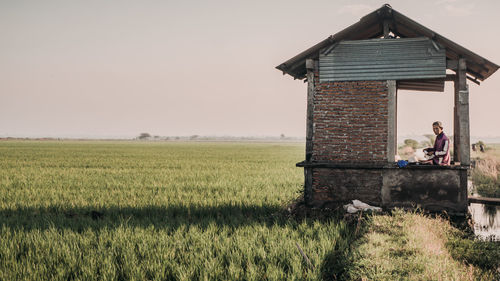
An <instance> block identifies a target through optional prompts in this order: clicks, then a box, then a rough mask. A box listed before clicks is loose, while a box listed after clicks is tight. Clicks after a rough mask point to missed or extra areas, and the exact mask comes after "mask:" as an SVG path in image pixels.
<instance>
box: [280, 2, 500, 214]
mask: <svg viewBox="0 0 500 281" xmlns="http://www.w3.org/2000/svg"><path fill="white" fill-rule="evenodd" d="M498 67H499V66H498V65H496V64H494V63H492V62H490V61H489V60H487V59H485V58H483V57H481V56H479V55H477V54H475V53H473V52H471V51H469V50H468V49H466V48H464V47H462V46H460V45H458V44H457V43H455V42H452V41H451V40H449V39H447V38H445V37H443V36H441V35H440V34H438V33H436V32H435V31H433V30H431V29H429V28H427V27H425V26H423V25H421V24H419V23H417V22H415V21H413V20H412V19H410V18H408V17H406V16H404V15H403V14H401V13H399V12H397V11H396V10H394V9H392V7H391V6H390V5H387V4H386V5H384V6H382V7H381V8H380V9H378V10H376V11H374V12H372V13H370V14H368V15H366V16H364V17H363V18H361V20H360V21H359V22H357V23H355V24H353V25H351V26H349V27H348V28H346V29H344V30H342V31H340V32H338V33H336V34H335V35H331V36H329V37H328V38H326V39H325V40H323V41H321V42H319V43H318V44H316V45H314V46H312V47H311V48H309V49H307V50H305V51H303V52H302V53H300V54H298V55H296V56H295V57H293V58H291V59H289V60H287V61H286V62H284V63H282V64H280V65H279V66H277V67H276V68H277V69H279V70H281V71H282V72H283V74H289V75H290V76H292V77H293V78H295V79H305V80H306V81H307V83H308V87H307V129H306V157H305V161H303V162H300V163H297V166H298V167H303V168H304V175H305V184H304V199H305V202H306V204H307V205H309V206H311V207H320V208H321V207H327V206H329V205H333V204H338V203H341V202H342V203H343V202H347V201H349V200H353V199H359V200H362V201H364V202H367V203H369V204H373V205H377V206H383V207H387V208H391V207H417V206H418V207H421V208H424V209H427V210H431V211H443V210H446V211H448V212H451V213H465V212H466V211H467V172H468V169H469V166H470V148H469V147H470V134H469V88H468V85H467V80H469V81H471V82H473V83H476V84H479V82H480V81H484V80H485V79H487V78H488V77H490V76H491V75H492V74H493V73H494V72H495V71H496V70H497V69H498ZM447 69H449V70H451V71H452V72H451V71H450V73H453V74H447ZM445 81H453V82H454V90H455V92H454V93H455V94H454V121H453V122H454V132H453V148H454V150H453V156H452V157H453V158H452V159H453V162H452V165H450V166H433V165H430V166H425V165H414V166H406V167H404V168H399V167H398V165H396V162H395V155H396V154H397V139H396V137H397V133H396V128H397V126H396V124H397V120H396V118H397V114H396V112H397V91H398V89H404V90H415V91H433V92H443V91H444V86H445Z"/></svg>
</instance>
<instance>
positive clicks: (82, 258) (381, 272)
mask: <svg viewBox="0 0 500 281" xmlns="http://www.w3.org/2000/svg"><path fill="white" fill-rule="evenodd" d="M303 151H304V146H303V144H297V143H193V142H184V143H182V142H161V143H160V142H124V141H121V142H96V141H73V142H72V141H63V142H58V141H3V142H0V155H1V157H0V269H1V270H0V280H34V279H35V280H115V279H119V280H133V279H135V280H144V279H150V280H203V279H208V280H238V279H246V280H350V279H352V278H357V277H360V278H363V277H366V278H372V277H373V278H375V279H377V278H380V280H384V279H385V280H393V279H395V278H396V279H398V278H399V279H401V278H403V279H404V278H406V279H410V280H411V279H414V280H422V279H424V280H425V278H426V277H429V278H430V279H446V278H447V277H450V276H451V277H457V278H458V277H459V278H465V280H478V279H479V280H480V279H483V280H488V279H489V280H491V278H490V277H492V276H493V275H494V274H495V273H494V269H492V268H494V267H495V261H498V260H499V259H498V256H494V255H493V254H492V253H495V251H496V253H498V248H491V247H493V246H491V245H492V244H491V243H490V244H487V243H485V244H481V245H480V246H478V244H476V243H478V242H477V241H473V240H471V239H469V238H468V236H467V235H465V234H464V233H463V232H462V231H461V230H458V229H457V228H455V227H453V226H452V225H451V224H450V223H449V222H448V221H447V220H445V219H441V218H431V217H428V216H424V215H421V214H418V213H405V212H402V211H395V212H393V213H392V214H383V215H373V216H371V215H363V216H358V215H356V216H354V217H352V218H351V219H350V220H345V219H343V215H342V214H341V213H339V212H338V211H339V210H338V211H330V213H328V214H327V215H325V216H323V217H321V218H318V217H314V216H305V217H301V216H300V215H297V214H295V215H293V214H290V213H289V212H288V211H287V210H286V206H289V204H290V202H292V201H293V200H295V199H296V198H297V197H298V196H299V193H300V192H301V190H302V184H303V172H302V171H301V169H298V168H296V167H295V166H294V164H295V163H296V162H298V161H299V160H301V158H303ZM340 211H341V210H340ZM358 218H359V220H358ZM415 227H416V228H417V229H415ZM429 229H430V230H429ZM428 230H429V231H428ZM297 245H298V246H299V247H300V248H301V249H302V251H303V252H304V254H305V255H306V256H307V258H308V259H309V260H310V262H311V264H312V266H310V265H309V264H308V263H307V262H306V261H305V259H304V257H303V256H302V255H301V253H300V252H299V250H298V246H297ZM436 249H437V250H436ZM478 249H480V250H478ZM377 256H380V257H383V258H387V260H385V261H384V260H383V259H376V258H373V257H377ZM442 264H445V266H443V267H441V266H439V265H442ZM431 274H432V275H431ZM419 277H420V278H419Z"/></svg>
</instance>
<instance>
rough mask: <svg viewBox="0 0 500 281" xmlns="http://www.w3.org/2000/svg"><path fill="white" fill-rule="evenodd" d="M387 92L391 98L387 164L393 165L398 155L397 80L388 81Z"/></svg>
mask: <svg viewBox="0 0 500 281" xmlns="http://www.w3.org/2000/svg"><path fill="white" fill-rule="evenodd" d="M387 91H388V96H389V104H388V106H387V107H388V108H387V109H388V111H389V112H388V118H387V119H388V120H387V121H388V122H387V162H389V163H392V162H394V160H395V158H394V157H395V156H396V153H397V145H398V141H397V133H396V129H397V121H396V118H397V116H396V107H397V99H396V91H397V89H396V80H387Z"/></svg>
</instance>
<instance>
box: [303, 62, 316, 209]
mask: <svg viewBox="0 0 500 281" xmlns="http://www.w3.org/2000/svg"><path fill="white" fill-rule="evenodd" d="M306 69H307V117H306V162H311V161H312V154H313V129H314V125H313V102H314V91H315V89H314V69H315V62H314V60H312V59H308V60H306ZM304 177H305V182H304V201H305V203H306V204H307V205H309V202H311V199H312V168H311V167H305V168H304Z"/></svg>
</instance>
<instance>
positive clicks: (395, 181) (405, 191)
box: [381, 168, 467, 213]
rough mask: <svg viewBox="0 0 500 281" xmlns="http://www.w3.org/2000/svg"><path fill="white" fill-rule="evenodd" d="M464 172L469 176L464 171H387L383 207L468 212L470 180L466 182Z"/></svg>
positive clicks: (383, 191) (383, 188) (383, 187)
mask: <svg viewBox="0 0 500 281" xmlns="http://www.w3.org/2000/svg"><path fill="white" fill-rule="evenodd" d="M464 173H465V176H467V170H460V169H446V170H444V169H436V170H419V169H411V168H410V169H387V170H385V171H384V179H383V185H382V192H381V193H382V194H383V195H384V196H383V197H382V202H381V203H382V206H384V207H387V208H392V207H421V208H423V209H426V210H429V211H448V212H453V213H465V212H466V211H467V180H465V183H462V174H464ZM463 184H464V185H465V189H464V188H463V186H462V185H463Z"/></svg>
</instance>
